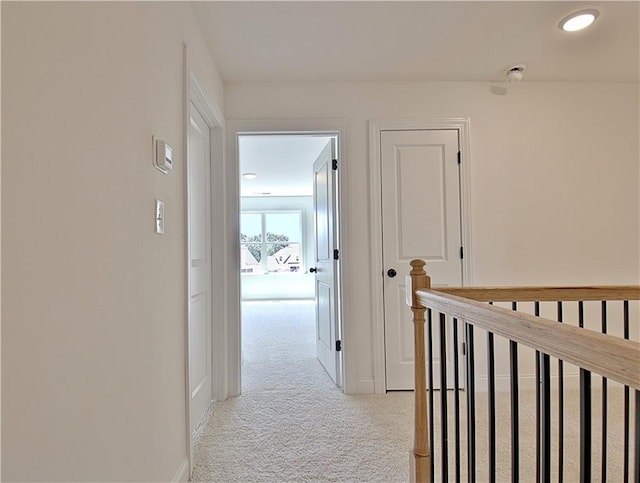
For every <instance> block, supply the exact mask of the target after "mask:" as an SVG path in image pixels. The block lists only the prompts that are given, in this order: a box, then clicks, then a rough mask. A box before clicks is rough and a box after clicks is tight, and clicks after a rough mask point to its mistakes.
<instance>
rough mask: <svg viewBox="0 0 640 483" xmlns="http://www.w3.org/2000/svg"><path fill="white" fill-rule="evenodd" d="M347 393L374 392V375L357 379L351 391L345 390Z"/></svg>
mask: <svg viewBox="0 0 640 483" xmlns="http://www.w3.org/2000/svg"><path fill="white" fill-rule="evenodd" d="M345 393H346V394H373V393H374V383H373V378H372V377H367V378H362V379H356V382H355V384H354V385H353V387H350V388H349V392H345Z"/></svg>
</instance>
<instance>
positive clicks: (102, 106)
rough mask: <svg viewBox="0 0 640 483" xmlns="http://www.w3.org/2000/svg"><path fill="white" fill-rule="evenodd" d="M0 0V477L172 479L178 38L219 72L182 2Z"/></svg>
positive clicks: (180, 142) (181, 312) (177, 401)
mask: <svg viewBox="0 0 640 483" xmlns="http://www.w3.org/2000/svg"><path fill="white" fill-rule="evenodd" d="M1 7H2V76H3V77H2V101H3V103H2V119H3V121H4V122H3V123H2V140H3V144H2V158H3V166H2V170H3V172H2V197H3V199H2V236H3V238H2V261H3V266H2V270H3V271H2V282H3V283H2V290H3V293H2V298H3V302H4V303H3V305H2V479H3V481H171V480H172V479H176V478H178V477H181V478H185V476H186V473H185V471H186V467H185V464H186V461H187V460H186V458H187V436H186V430H185V410H186V409H185V387H186V381H185V351H184V347H185V324H186V321H185V314H186V303H187V301H186V295H185V290H184V287H185V259H186V255H185V253H186V244H185V226H186V220H185V193H184V183H185V179H184V159H183V146H184V139H183V132H184V126H183V124H184V122H183V116H184V114H183V112H184V111H183V109H184V81H183V78H184V56H183V43H185V42H186V43H187V44H188V45H189V49H190V53H191V55H192V57H193V59H194V61H195V63H196V64H197V65H196V68H197V69H198V70H199V72H200V74H201V77H202V78H203V79H204V81H205V83H206V84H207V86H208V88H209V90H210V91H211V93H212V94H213V96H214V97H215V99H216V102H217V103H218V104H219V107H220V108H222V107H223V106H222V102H223V85H222V81H221V78H220V76H219V75H218V73H217V71H216V67H215V66H214V64H213V63H212V61H211V58H210V55H209V52H208V48H207V46H206V43H205V42H204V40H203V38H202V36H201V32H200V30H199V27H198V26H197V23H196V20H195V17H194V14H193V11H192V9H191V6H190V5H189V4H188V3H182V2H162V3H156V2H116V3H110V2H43V3H36V2H2V6H1ZM154 134H155V135H156V136H158V137H160V138H162V139H165V140H166V141H167V142H168V143H170V144H171V145H172V146H173V148H174V151H173V152H174V169H173V171H172V172H171V173H170V174H169V175H163V174H161V173H160V172H159V171H157V170H155V169H154V168H153V167H152V164H151V147H152V144H151V136H152V135H154ZM154 198H159V199H162V200H164V201H165V203H166V233H167V234H166V235H165V236H158V235H155V234H154V232H153V227H154V221H153V218H154Z"/></svg>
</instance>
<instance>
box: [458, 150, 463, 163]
mask: <svg viewBox="0 0 640 483" xmlns="http://www.w3.org/2000/svg"><path fill="white" fill-rule="evenodd" d="M458 164H462V154H461V153H460V151H458Z"/></svg>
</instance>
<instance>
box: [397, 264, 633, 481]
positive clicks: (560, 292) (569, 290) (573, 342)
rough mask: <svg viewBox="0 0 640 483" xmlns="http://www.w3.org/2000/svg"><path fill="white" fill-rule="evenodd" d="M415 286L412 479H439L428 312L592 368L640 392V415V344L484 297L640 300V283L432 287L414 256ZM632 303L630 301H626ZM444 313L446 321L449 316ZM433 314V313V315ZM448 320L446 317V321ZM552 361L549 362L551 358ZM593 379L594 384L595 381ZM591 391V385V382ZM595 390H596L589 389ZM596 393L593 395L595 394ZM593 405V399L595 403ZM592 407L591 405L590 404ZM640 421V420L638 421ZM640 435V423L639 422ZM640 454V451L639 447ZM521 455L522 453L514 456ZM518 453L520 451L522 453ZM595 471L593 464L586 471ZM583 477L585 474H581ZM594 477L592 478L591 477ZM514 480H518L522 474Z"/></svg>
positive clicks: (412, 286) (586, 372) (411, 288)
mask: <svg viewBox="0 0 640 483" xmlns="http://www.w3.org/2000/svg"><path fill="white" fill-rule="evenodd" d="M410 264H411V267H412V269H411V272H410V285H409V281H408V285H409V286H408V287H407V290H408V291H410V293H411V310H412V312H413V323H414V347H415V438H414V448H413V451H412V452H411V454H412V461H411V481H417V482H429V481H433V475H431V471H432V468H433V462H432V461H431V448H430V447H429V427H428V419H427V395H426V379H427V374H426V360H425V345H424V340H425V312H426V311H427V310H429V314H431V311H432V310H433V311H434V312H439V313H440V314H446V315H447V316H450V317H451V318H452V319H453V320H454V321H455V320H456V319H458V320H463V321H465V322H466V323H468V324H470V325H469V326H474V327H478V328H480V329H484V330H486V331H487V333H488V334H489V335H490V337H491V340H492V338H493V335H494V334H495V335H498V336H502V337H504V338H505V339H507V340H509V341H511V344H512V345H514V346H515V345H516V344H517V343H520V344H522V345H524V346H527V347H530V348H532V349H534V350H536V351H540V353H541V354H543V356H544V358H546V359H547V360H548V357H549V356H551V357H554V358H557V359H558V360H559V361H565V362H568V363H571V364H574V365H575V366H577V367H579V368H580V369H581V382H583V379H582V378H583V377H584V378H586V377H587V376H588V377H589V378H590V373H591V372H593V373H595V374H599V375H601V376H603V377H606V378H608V379H611V380H613V381H617V382H619V383H622V384H623V385H625V386H627V387H628V388H633V389H635V391H636V412H637V414H636V419H638V416H640V413H638V409H637V408H640V370H638V369H639V368H640V359H639V358H640V343H638V342H634V341H631V340H625V339H621V338H617V337H611V336H608V335H605V334H601V333H598V332H595V331H592V330H585V329H583V328H578V327H573V326H570V325H567V324H560V323H558V322H555V321H552V320H548V319H544V318H541V317H539V316H538V315H539V314H536V316H532V315H528V314H526V313H521V312H515V311H513V310H511V311H510V310H506V309H503V308H500V307H496V306H492V305H488V304H487V303H483V302H513V307H514V308H515V302H516V301H518V302H524V301H531V302H535V303H536V304H539V302H541V301H553V302H558V303H560V302H561V301H579V302H580V303H582V301H589V300H597V301H608V300H622V301H628V300H639V299H640V286H608V287H497V288H496V287H489V288H487V287H484V288H483V287H479V288H474V287H457V288H452V287H446V288H438V289H431V283H430V282H431V281H430V278H429V276H428V275H427V274H426V272H425V270H424V266H425V262H424V261H423V260H412V261H411V263H410ZM625 303H626V302H625ZM442 317H444V316H443V315H441V320H444V319H443V318H442ZM429 318H431V315H430V316H429ZM442 323H444V322H442ZM586 348H589V349H588V350H585V349H586ZM547 364H548V362H547ZM589 384H590V383H589ZM470 390H472V389H470ZM589 391H590V385H589ZM589 394H590V393H589ZM589 397H590V396H589ZM589 404H590V403H589ZM589 408H590V406H589ZM636 422H637V421H636ZM636 426H637V427H636V432H637V433H638V434H640V424H637V425H636ZM638 437H640V436H638V435H636V439H637V438H638ZM636 453H638V454H640V451H636ZM514 456H516V455H514ZM516 457H517V456H516ZM635 466H636V467H635V478H636V479H638V478H639V475H640V462H636V465H635ZM585 471H587V472H590V469H588V470H585ZM581 479H584V478H582V477H581ZM588 479H590V474H589V477H588V478H587V479H586V481H588ZM514 481H517V476H516V479H515V480H514Z"/></svg>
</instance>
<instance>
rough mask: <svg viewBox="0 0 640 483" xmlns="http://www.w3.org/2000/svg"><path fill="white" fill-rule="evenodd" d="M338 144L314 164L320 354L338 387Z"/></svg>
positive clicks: (318, 355)
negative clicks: (335, 251)
mask: <svg viewBox="0 0 640 483" xmlns="http://www.w3.org/2000/svg"><path fill="white" fill-rule="evenodd" d="M335 153H336V146H335V140H331V142H330V143H328V144H327V147H326V148H325V149H324V150H323V151H322V153H321V154H320V156H319V157H318V159H317V160H316V162H315V163H314V164H313V205H314V206H313V208H314V214H315V216H314V221H315V267H314V269H315V271H316V277H315V278H316V280H315V282H316V353H317V357H318V360H319V361H320V363H321V364H322V365H323V366H324V368H325V369H326V371H327V372H328V373H329V376H331V379H333V381H334V382H335V383H336V384H340V381H339V370H338V369H339V367H340V366H339V360H338V357H339V353H338V352H337V351H336V342H337V340H338V339H337V334H338V327H337V324H338V300H337V298H338V294H337V287H338V283H337V275H338V273H337V261H336V258H337V257H336V256H334V250H337V248H338V243H337V237H338V233H337V230H336V221H337V213H336V210H337V202H336V195H337V190H336V187H337V173H336V171H335V170H334V169H333V160H334V159H336V156H335Z"/></svg>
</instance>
